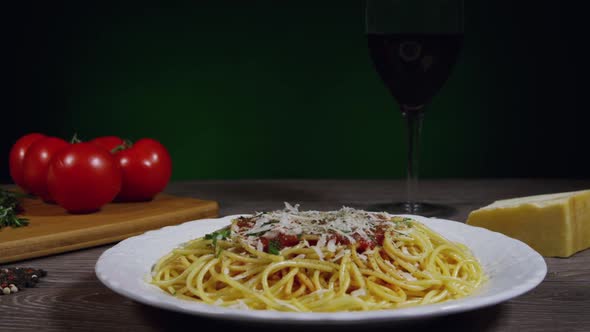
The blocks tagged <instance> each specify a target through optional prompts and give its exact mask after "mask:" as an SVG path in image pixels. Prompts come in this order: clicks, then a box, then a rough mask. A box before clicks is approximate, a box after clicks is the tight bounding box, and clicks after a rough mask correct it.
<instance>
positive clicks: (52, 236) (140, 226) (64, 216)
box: [0, 194, 219, 263]
mask: <svg viewBox="0 0 590 332" xmlns="http://www.w3.org/2000/svg"><path fill="white" fill-rule="evenodd" d="M22 205H23V208H24V210H25V212H24V213H23V217H25V218H27V219H29V222H30V223H29V225H28V226H26V227H19V228H2V230H0V263H6V262H13V261H17V260H21V259H26V258H33V257H40V256H46V255H51V254H57V253H61V252H66V251H71V250H76V249H81V248H88V247H92V246H97V245H101V244H105V243H111V242H116V241H120V240H122V239H125V238H128V237H130V236H133V235H137V234H141V233H144V232H145V231H148V230H151V229H157V228H161V227H163V226H168V225H175V224H180V223H182V222H185V221H189V220H194V219H201V218H210V217H217V215H218V212H219V205H218V204H217V202H215V201H205V200H200V199H195V198H188V197H178V196H172V195H166V194H160V195H158V196H157V197H156V198H155V199H154V200H152V201H150V202H141V203H111V204H107V205H106V206H104V207H103V208H102V209H101V210H100V211H99V212H95V213H91V214H78V215H75V214H68V213H67V212H65V210H64V209H62V208H61V207H59V206H58V205H51V204H47V203H44V202H42V201H41V200H39V199H29V198H25V199H24V200H23V202H22Z"/></svg>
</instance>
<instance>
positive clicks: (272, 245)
mask: <svg viewBox="0 0 590 332" xmlns="http://www.w3.org/2000/svg"><path fill="white" fill-rule="evenodd" d="M281 247H282V246H281V242H279V241H278V240H270V242H269V243H268V253H269V254H273V255H278V254H279V253H280V251H281Z"/></svg>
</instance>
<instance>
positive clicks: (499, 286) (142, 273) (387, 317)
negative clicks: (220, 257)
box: [96, 216, 547, 324]
mask: <svg viewBox="0 0 590 332" xmlns="http://www.w3.org/2000/svg"><path fill="white" fill-rule="evenodd" d="M235 217H236V216H227V217H225V218H219V219H206V220H197V221H191V222H187V223H184V224H181V225H178V226H169V227H164V228H162V229H159V230H155V231H149V232H147V233H145V234H143V235H139V236H135V237H132V238H129V239H127V240H124V241H122V242H120V243H119V244H117V245H115V246H114V247H112V248H110V249H108V250H107V251H105V252H104V253H103V254H102V256H101V257H100V258H99V259H98V262H97V263H96V275H97V276H98V278H99V279H100V281H102V282H103V283H104V284H105V285H106V286H107V287H108V288H110V289H112V290H113V291H115V292H117V293H119V294H121V295H123V296H126V297H129V298H131V299H133V300H135V301H138V302H141V303H144V304H148V305H152V306H156V307H160V308H163V309H168V310H174V311H180V312H184V313H188V314H193V315H200V316H209V317H215V318H223V319H236V320H249V321H265V322H269V321H270V322H280V323H291V324H293V323H316V324H339V323H346V324H351V323H361V322H366V321H372V322H375V321H400V320H407V319H415V318H427V317H434V316H440V315H447V314H451V313H456V312H462V311H468V310H473V309H477V308H482V307H486V306H491V305H494V304H497V303H500V302H503V301H506V300H509V299H511V298H514V297H516V296H519V295H521V294H523V293H525V292H527V291H529V290H531V289H533V288H534V287H536V286H537V285H538V284H539V283H540V282H541V281H543V278H544V277H545V274H546V273H547V266H546V265H545V261H544V260H543V258H542V257H541V256H540V255H539V254H538V253H537V252H535V251H534V250H533V249H531V248H530V247H529V246H527V245H526V244H524V243H522V242H520V241H518V240H515V239H512V238H509V237H507V236H505V235H502V234H500V233H495V232H491V231H488V230H486V229H483V228H479V227H473V226H468V225H465V224H463V223H459V222H456V221H450V220H443V219H429V218H423V217H418V216H409V217H412V218H415V219H417V220H419V221H421V222H423V223H424V224H426V225H427V226H428V227H430V228H432V229H433V230H435V231H437V232H439V233H440V234H442V235H443V236H445V237H446V238H447V239H449V240H451V241H458V242H461V243H464V244H466V245H467V246H468V247H469V248H471V250H472V251H473V253H474V254H475V256H476V257H477V258H478V259H479V261H480V262H481V263H482V265H483V268H484V270H485V273H486V274H487V276H488V278H489V281H488V282H487V283H486V284H485V285H484V286H483V287H482V288H481V289H480V290H478V291H477V292H476V293H475V294H473V295H471V296H468V297H466V298H462V299H459V300H453V301H447V302H444V303H438V304H432V305H424V306H416V307H410V308H404V309H395V310H380V311H368V312H336V313H296V312H277V311H270V310H246V309H230V308H224V307H220V306H214V305H208V304H203V303H198V302H194V301H187V300H181V299H178V298H175V297H173V296H171V295H169V294H167V293H165V292H163V291H162V290H160V289H159V288H157V287H155V286H153V285H150V284H148V283H147V280H149V276H150V271H151V268H152V265H154V263H155V262H156V261H157V260H158V259H159V258H160V257H162V256H164V255H165V254H167V253H168V252H170V250H172V249H173V248H175V247H177V246H178V245H180V244H181V243H184V242H186V241H189V240H192V239H194V238H197V237H200V236H203V235H204V234H206V233H210V232H212V231H214V230H217V229H219V228H221V227H223V226H226V225H228V224H229V223H230V222H231V219H233V218H235Z"/></svg>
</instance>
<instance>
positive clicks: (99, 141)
mask: <svg viewBox="0 0 590 332" xmlns="http://www.w3.org/2000/svg"><path fill="white" fill-rule="evenodd" d="M88 143H92V144H96V145H98V146H102V147H103V148H105V149H107V150H108V151H109V152H113V149H115V148H116V147H119V146H121V145H123V144H125V141H123V140H122V139H121V138H120V137H117V136H102V137H97V138H95V139H93V140H91V141H89V142H88Z"/></svg>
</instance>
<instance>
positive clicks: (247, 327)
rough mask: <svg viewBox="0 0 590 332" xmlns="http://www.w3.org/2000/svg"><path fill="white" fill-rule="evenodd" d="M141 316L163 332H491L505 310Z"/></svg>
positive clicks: (147, 310) (154, 312)
mask: <svg viewBox="0 0 590 332" xmlns="http://www.w3.org/2000/svg"><path fill="white" fill-rule="evenodd" d="M139 308H140V311H141V312H140V313H138V314H140V315H142V316H143V317H144V319H145V320H146V321H149V322H150V323H151V324H150V325H152V326H153V327H154V328H156V329H162V330H180V329H181V328H184V329H186V327H187V326H190V327H193V328H194V329H195V330H197V329H198V330H199V331H207V329H208V328H215V330H216V331H240V332H243V331H256V332H277V329H278V328H280V332H289V331H297V332H301V330H305V332H315V331H318V332H320V331H321V332H332V331H334V332H343V331H358V330H360V329H363V330H365V331H367V332H368V331H384V330H398V329H399V330H400V331H418V332H419V331H447V330H448V331H451V330H452V331H454V332H461V331H489V330H491V329H493V328H494V327H496V326H497V325H498V320H499V318H500V317H501V316H502V315H503V311H504V306H503V305H496V306H493V307H489V308H484V309H479V310H475V311H471V312H467V313H460V314H453V315H448V316H444V317H439V318H430V319H423V320H411V321H407V322H396V323H391V322H376V323H367V322H363V323H359V324H346V325H345V324H341V325H311V324H303V325H300V324H282V325H281V324H280V323H279V324H277V323H274V324H273V323H255V322H243V321H234V320H222V319H211V318H203V317H196V316H190V315H187V314H182V313H177V312H171V311H164V310H160V309H157V308H152V307H148V306H140V307H139Z"/></svg>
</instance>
